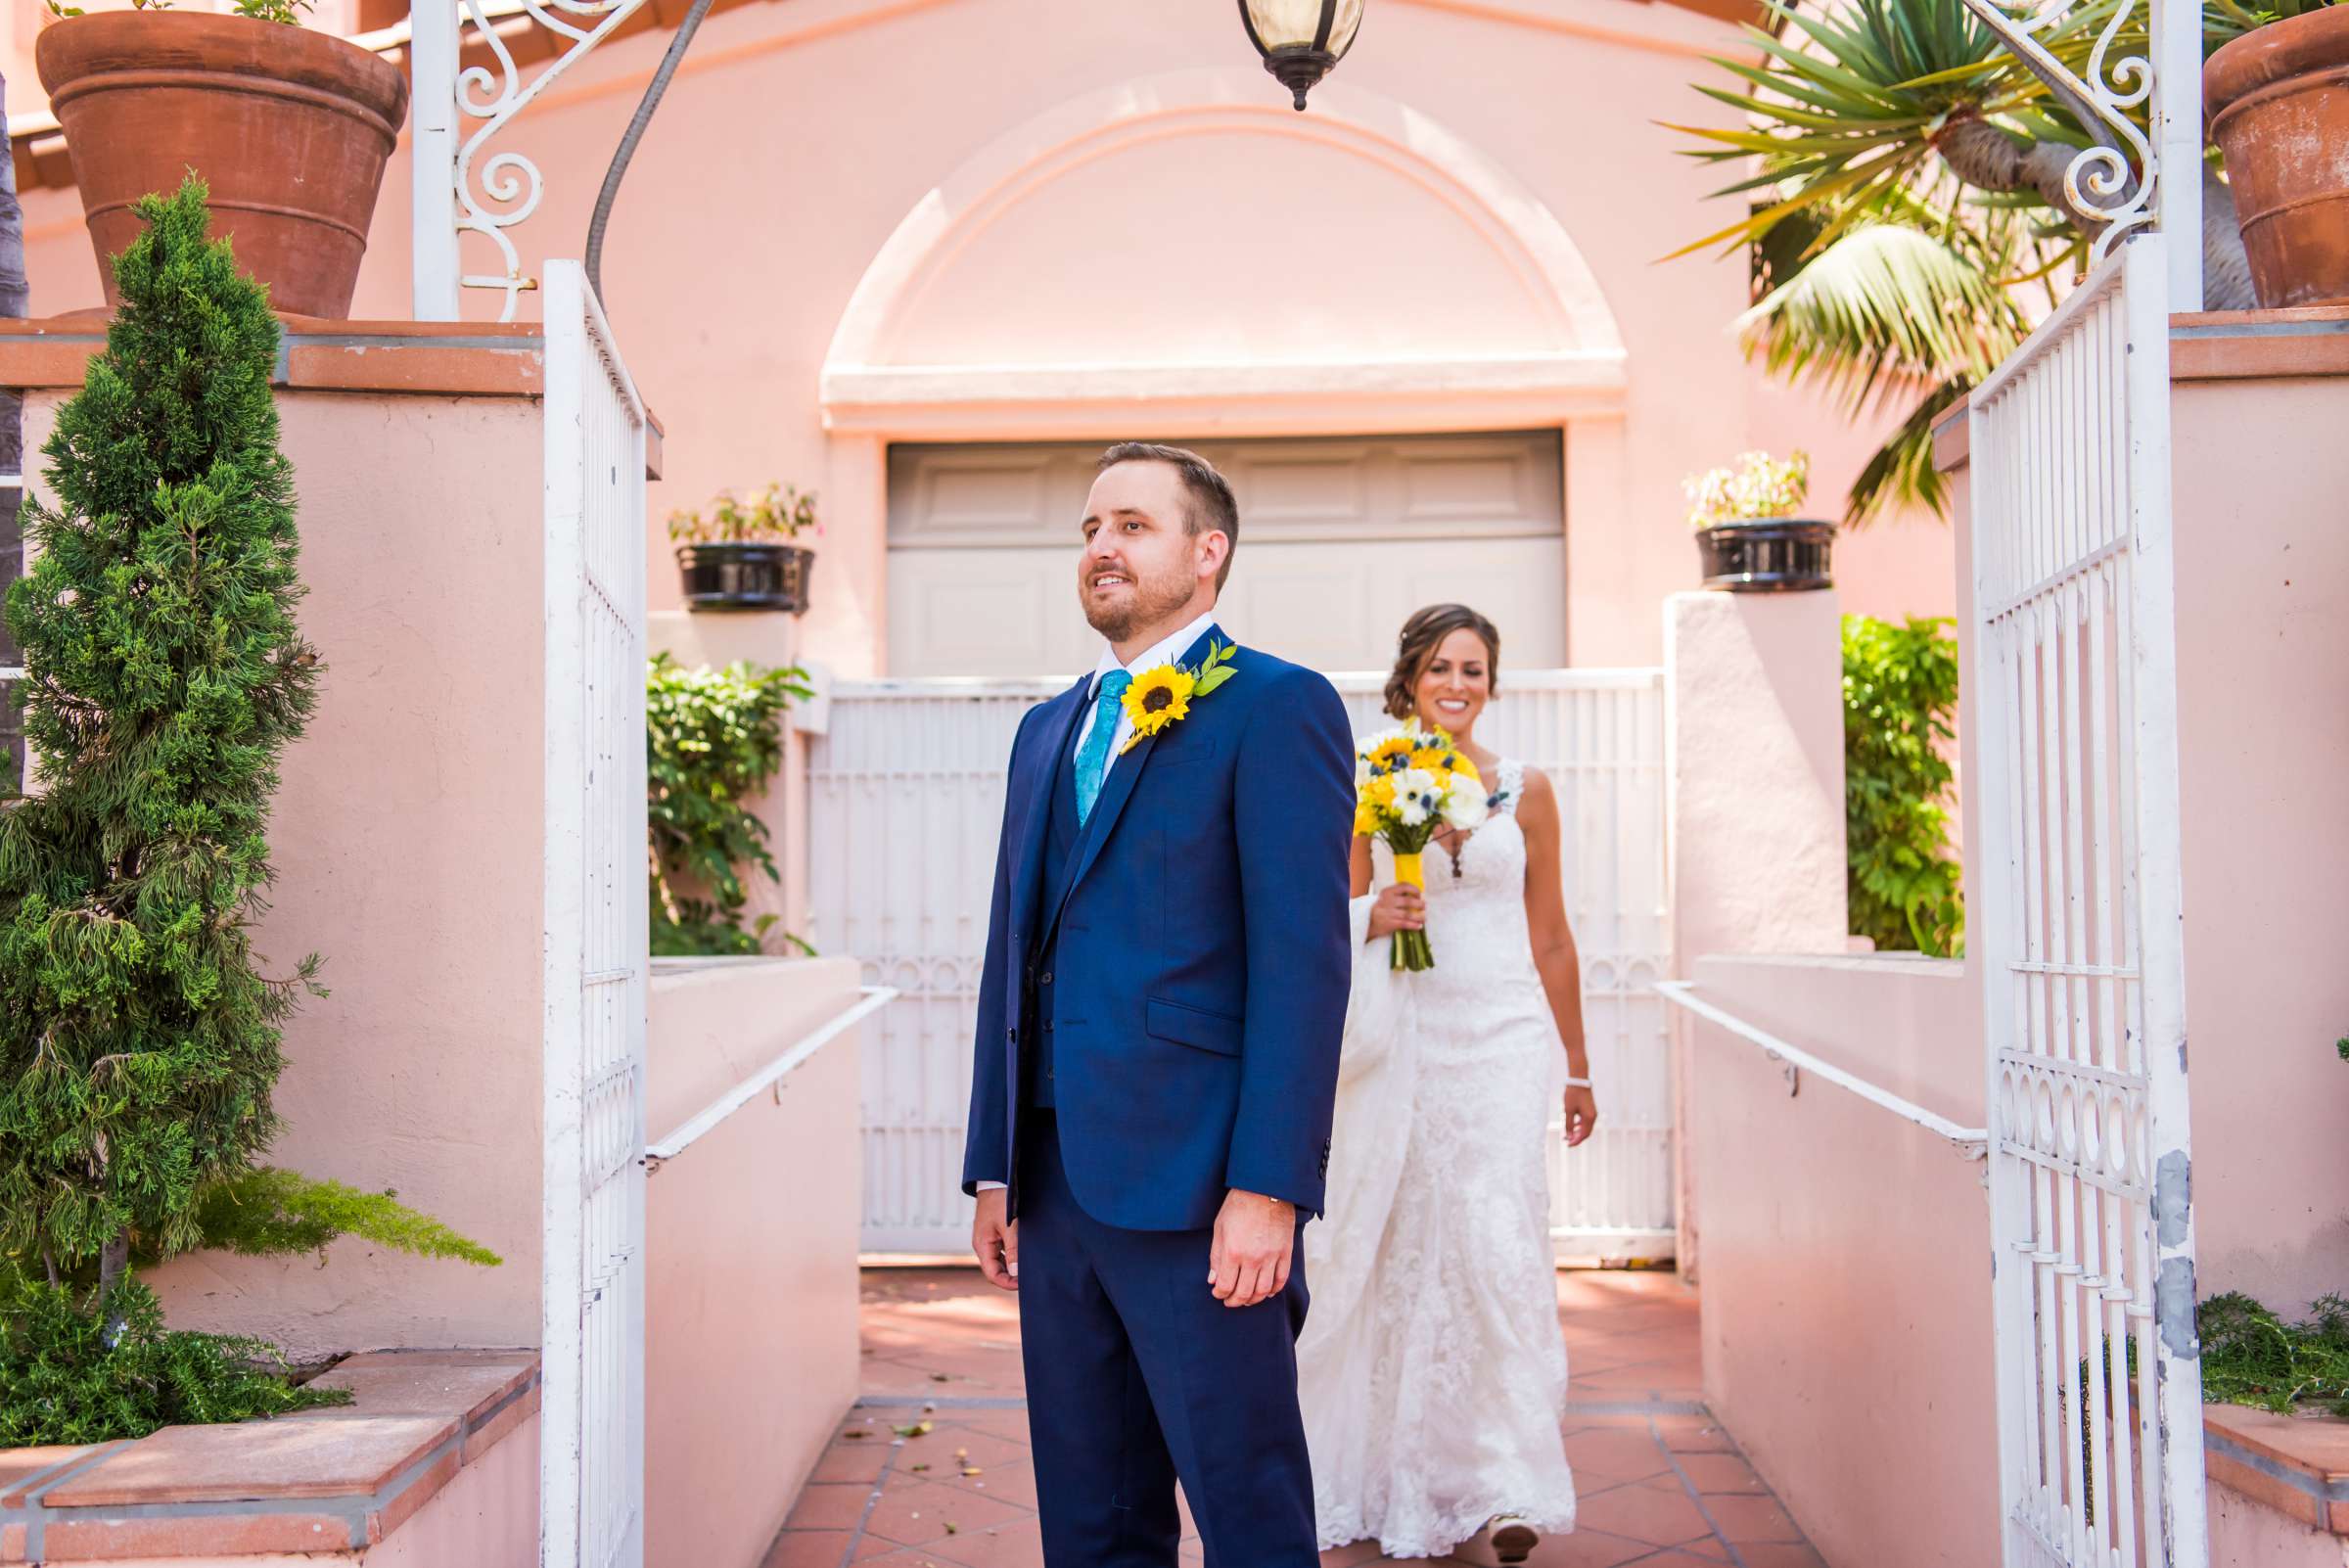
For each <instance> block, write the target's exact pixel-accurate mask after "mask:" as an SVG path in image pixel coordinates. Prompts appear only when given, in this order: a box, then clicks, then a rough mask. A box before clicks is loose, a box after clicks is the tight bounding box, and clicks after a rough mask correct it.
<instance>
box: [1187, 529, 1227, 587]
mask: <svg viewBox="0 0 2349 1568" xmlns="http://www.w3.org/2000/svg"><path fill="white" fill-rule="evenodd" d="M1194 559H1195V560H1196V561H1197V563H1198V567H1199V575H1200V576H1203V577H1212V576H1215V575H1216V574H1217V573H1219V572H1221V571H1222V570H1223V563H1224V562H1226V561H1228V560H1230V559H1231V535H1230V534H1228V533H1226V532H1224V531H1223V530H1221V529H1210V530H1207V531H1206V532H1205V533H1202V534H1200V535H1199V543H1198V546H1197V550H1196V554H1195V556H1194Z"/></svg>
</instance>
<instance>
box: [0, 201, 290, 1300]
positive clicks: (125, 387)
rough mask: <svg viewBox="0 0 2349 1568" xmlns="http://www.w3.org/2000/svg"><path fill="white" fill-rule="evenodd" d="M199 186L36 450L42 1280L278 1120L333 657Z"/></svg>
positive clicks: (156, 231)
mask: <svg viewBox="0 0 2349 1568" xmlns="http://www.w3.org/2000/svg"><path fill="white" fill-rule="evenodd" d="M205 198H206V190H205V187H204V185H203V183H202V182H201V181H199V180H198V179H196V178H195V177H194V176H192V175H191V176H190V178H189V180H188V182H187V183H186V184H184V185H183V186H182V187H181V188H180V190H179V192H178V193H177V194H176V195H175V196H172V197H169V198H163V197H149V198H147V199H146V200H145V201H143V202H142V203H141V204H140V205H139V214H140V216H141V217H142V218H144V219H145V220H146V224H147V228H146V232H145V233H144V234H143V235H142V236H141V237H140V238H139V239H138V241H137V242H136V243H135V244H133V245H132V246H131V247H130V249H129V250H128V251H126V252H125V253H123V254H121V255H120V256H117V257H116V258H115V280H116V282H117V284H118V286H119V289H120V298H121V303H120V308H119V310H118V311H117V312H116V314H115V318H114V322H113V324H112V326H111V327H110V328H109V329H108V333H107V346H106V349H105V351H104V352H103V353H101V354H99V355H97V356H96V357H95V358H93V359H92V360H91V362H90V366H89V371H88V376H87V379H86V381H85V382H84V384H83V387H82V391H81V392H80V393H79V394H78V395H76V396H75V397H74V398H73V399H72V400H71V401H70V402H69V403H67V404H66V406H65V407H64V409H63V410H61V412H60V414H59V417H58V423H57V429H56V432H55V434H53V435H52V436H51V437H50V438H49V440H48V441H47V443H46V444H45V445H44V446H43V448H42V451H43V453H44V455H45V456H46V457H47V459H48V485H47V499H46V500H45V501H44V502H43V503H42V504H36V505H30V506H28V507H27V508H26V511H25V514H24V516H25V530H26V537H27V540H28V542H29V543H30V545H31V547H32V549H33V550H34V551H35V552H37V555H36V560H35V562H34V564H33V566H32V567H31V569H30V571H29V572H28V574H27V575H26V576H24V577H23V579H22V580H20V581H19V582H17V583H16V584H15V585H14V586H13V587H12V588H11V589H10V591H9V594H8V621H9V625H10V628H11V629H12V630H13V632H14V633H15V635H16V638H17V640H18V642H19V643H20V644H21V646H22V647H23V653H24V664H25V669H26V680H25V687H24V692H25V713H24V729H25V736H26V739H27V741H28V743H29V744H30V747H31V749H32V751H33V753H34V758H33V761H32V768H33V771H34V776H33V779H32V781H31V784H30V790H31V793H30V794H28V795H27V796H26V797H24V798H22V799H19V800H17V801H15V802H13V803H11V804H9V805H8V807H7V808H6V810H5V811H4V812H0V1252H5V1253H6V1254H8V1255H10V1256H11V1257H13V1258H15V1259H17V1260H19V1261H20V1263H21V1264H25V1265H33V1264H35V1262H36V1261H37V1267H39V1268H43V1269H45V1270H46V1273H47V1275H48V1277H49V1278H50V1279H51V1280H53V1281H54V1280H57V1279H59V1278H62V1277H72V1276H80V1275H83V1274H84V1270H85V1266H87V1265H88V1264H90V1263H92V1262H93V1261H94V1262H95V1263H96V1264H97V1267H98V1278H99V1283H100V1286H101V1293H102V1294H101V1297H100V1299H104V1293H105V1291H106V1289H107V1287H109V1286H111V1285H112V1284H113V1283H114V1281H115V1279H116V1278H117V1277H118V1276H119V1275H120V1273H121V1271H122V1270H123V1268H125V1267H126V1266H127V1264H128V1262H129V1258H130V1252H131V1247H132V1244H133V1242H134V1241H135V1242H136V1243H137V1244H138V1246H139V1248H140V1251H141V1253H142V1254H143V1255H154V1256H168V1255H170V1254H171V1253H174V1252H178V1251H181V1250H183V1249H185V1248H187V1247H189V1246H191V1245H194V1244H195V1243H196V1241H197V1240H198V1239H199V1233H200V1229H199V1223H198V1215H199V1209H200V1207H201V1203H202V1200H203V1199H204V1197H205V1196H206V1194H207V1190H210V1189H215V1188H216V1187H217V1185H218V1184H219V1183H221V1182H223V1181H225V1180H228V1179H230V1178H233V1177H237V1176H240V1175H242V1174H243V1173H245V1172H246V1171H247V1169H248V1167H249V1166H251V1165H252V1163H253V1159H254V1157H255V1156H256V1155H258V1154H259V1153H260V1152H261V1151H262V1150H263V1149H265V1148H266V1147H267V1146H268V1144H269V1141H270V1139H271V1137H272V1136H273V1134H274V1133H275V1132H276V1130H277V1118H276V1114H275V1112H274V1111H273V1110H272V1109H271V1106H270V1094H271V1090H272V1088H273V1087H274V1085H275V1084H276V1082H277V1076H278V1072H279V1069H280V1067H281V1065H282V1058H281V1057H280V1054H279V1026H280V1024H281V1023H283V1021H284V1020H285V1019H286V1017H287V1016H288V1014H289V1013H290V1012H291V1011H292V1009H293V1008H294V1006H295V1005H296V1002H297V1000H298V997H299V993H300V992H301V991H302V990H303V989H304V988H309V989H313V990H314V989H315V987H314V983H313V982H312V979H311V977H312V975H313V974H314V972H315V970H316V968H317V962H318V961H317V958H316V957H315V955H312V956H310V957H306V958H303V959H301V960H300V961H299V962H298V963H296V964H295V965H293V966H292V968H291V969H290V970H281V971H279V972H276V973H271V972H269V971H268V969H267V968H266V966H265V965H264V963H263V962H262V961H261V960H260V959H259V957H258V955H256V954H255V953H254V952H253V940H252V923H253V918H254V916H255V914H256V913H257V912H258V911H259V910H260V909H261V907H262V896H263V893H264V890H265V889H266V888H267V886H268V883H269V878H270V867H269V846H268V841H267V838H266V836H265V830H266V827H267V822H268V811H269V800H270V796H271V794H272V793H273V791H274V790H275V788H276V785H277V778H278V775H277V764H278V759H279V756H280V755H281V754H282V753H283V752H284V750H285V748H286V746H287V744H288V743H289V742H291V741H292V740H294V739H295V738H296V737H297V736H299V734H300V733H301V731H302V726H303V722H304V718H305V715H307V714H308V713H309V711H310V706H311V701H312V695H313V685H314V681H315V678H316V656H315V654H314V653H313V652H312V650H311V648H310V646H309V645H308V644H307V643H306V642H304V641H303V640H302V637H301V633H300V631H299V628H298V627H297V626H296V624H295V621H294V610H295V606H296V604H297V603H298V602H299V599H300V597H301V592H302V590H301V585H300V581H299V577H298V576H297V571H296V567H297V556H298V542H297V538H296V533H295V519H294V484H293V472H292V469H291V467H290V465H289V464H288V462H287V460H286V457H285V455H284V454H283V453H282V452H281V451H280V450H279V449H278V423H277V410H276V404H275V400H274V398H273V396H272V393H271V391H270V386H269V381H270V373H271V369H272V367H273V365H274V363H275V360H276V354H277V343H278V324H277V320H276V317H275V316H274V315H273V314H272V313H271V311H270V308H269V300H268V296H267V293H266V291H265V290H264V289H263V288H262V287H261V286H260V285H258V284H256V283H254V282H253V280H251V279H250V278H248V277H247V276H245V275H244V274H242V273H241V272H240V271H239V270H238V268H237V265H236V262H235V259H234V257H233V256H232V255H231V254H230V251H229V247H228V246H227V244H226V243H224V242H215V241H212V240H209V239H208V238H207V232H206V230H207V215H206V211H205Z"/></svg>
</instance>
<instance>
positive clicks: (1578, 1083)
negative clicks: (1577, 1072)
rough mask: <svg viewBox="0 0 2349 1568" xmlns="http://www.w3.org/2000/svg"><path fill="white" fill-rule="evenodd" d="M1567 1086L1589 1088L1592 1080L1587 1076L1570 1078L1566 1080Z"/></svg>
mask: <svg viewBox="0 0 2349 1568" xmlns="http://www.w3.org/2000/svg"><path fill="white" fill-rule="evenodd" d="M1566 1086H1567V1087H1568V1088H1589V1087H1590V1086H1591V1085H1590V1081H1589V1079H1587V1078H1570V1079H1568V1080H1567V1081H1566Z"/></svg>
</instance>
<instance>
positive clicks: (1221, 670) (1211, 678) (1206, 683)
mask: <svg viewBox="0 0 2349 1568" xmlns="http://www.w3.org/2000/svg"><path fill="white" fill-rule="evenodd" d="M1238 673H1239V671H1238V670H1236V669H1232V668H1231V666H1229V665H1220V666H1218V667H1216V668H1215V669H1210V670H1208V671H1207V672H1206V673H1205V674H1203V675H1201V676H1200V677H1199V684H1198V685H1196V686H1194V687H1192V688H1191V695H1192V696H1194V697H1204V696H1206V695H1207V694H1208V693H1209V692H1211V691H1214V690H1215V689H1216V688H1217V687H1218V686H1221V685H1222V684H1223V682H1225V681H1227V680H1229V679H1230V678H1231V677H1232V676H1234V675H1236V674H1238Z"/></svg>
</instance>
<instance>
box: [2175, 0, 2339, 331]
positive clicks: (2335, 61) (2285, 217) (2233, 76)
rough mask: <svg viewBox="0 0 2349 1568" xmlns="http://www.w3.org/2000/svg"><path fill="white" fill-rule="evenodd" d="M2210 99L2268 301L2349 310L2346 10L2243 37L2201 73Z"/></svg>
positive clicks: (2256, 274) (2247, 244)
mask: <svg viewBox="0 0 2349 1568" xmlns="http://www.w3.org/2000/svg"><path fill="white" fill-rule="evenodd" d="M2202 97H2203V103H2204V105H2205V106H2206V108H2207V111H2208V113H2209V115H2210V134H2211V139H2212V140H2214V141H2216V142H2217V143H2218V144H2219V149H2220V151H2221V152H2223V153H2224V154H2226V156H2227V178H2228V181H2229V182H2230V183H2231V184H2232V185H2233V186H2234V208H2235V212H2236V215H2237V217H2238V219H2239V221H2240V222H2241V224H2242V230H2243V249H2244V250H2245V252H2247V253H2248V254H2249V257H2250V262H2251V288H2252V291H2253V292H2254V293H2256V294H2257V295H2258V296H2259V302H2260V303H2261V304H2262V305H2264V306H2266V307H2267V308H2269V309H2271V310H2280V309H2284V308H2287V307H2289V306H2292V305H2326V304H2349V159H2344V158H2343V157H2342V151H2341V150H2342V149H2343V148H2345V147H2349V6H2332V7H2328V8H2326V10H2323V11H2312V12H2310V13H2309V14H2308V15H2306V16H2302V17H2294V18H2292V19H2291V20H2289V21H2287V22H2276V23H2269V24H2268V25H2267V26H2264V27H2261V28H2259V29H2257V30H2256V31H2253V32H2247V33H2245V34H2243V35H2242V36H2241V37H2240V38H2237V39H2235V40H2234V42H2232V43H2230V44H2228V45H2227V46H2226V47H2225V48H2223V49H2221V50H2220V51H2219V52H2218V53H2216V54H2214V55H2212V56H2211V57H2210V62H2209V64H2207V65H2205V66H2204V67H2203V68H2202Z"/></svg>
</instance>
